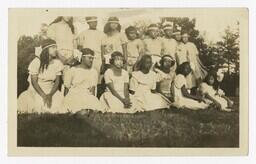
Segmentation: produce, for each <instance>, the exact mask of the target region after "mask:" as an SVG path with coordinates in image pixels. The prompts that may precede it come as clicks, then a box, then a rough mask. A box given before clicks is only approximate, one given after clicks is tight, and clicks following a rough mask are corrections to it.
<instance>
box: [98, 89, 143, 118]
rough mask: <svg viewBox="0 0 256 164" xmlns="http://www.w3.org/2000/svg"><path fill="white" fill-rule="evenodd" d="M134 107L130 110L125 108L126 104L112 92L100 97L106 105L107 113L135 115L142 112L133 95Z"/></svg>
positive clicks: (131, 98)
mask: <svg viewBox="0 0 256 164" xmlns="http://www.w3.org/2000/svg"><path fill="white" fill-rule="evenodd" d="M130 100H131V103H132V106H131V107H130V108H124V104H123V103H122V102H121V101H120V100H119V99H118V98H117V97H115V96H114V95H113V94H112V93H111V92H109V91H107V92H105V93H103V95H102V96H101V97H100V101H101V102H102V104H104V105H105V107H106V109H107V112H111V113H135V112H137V111H141V110H140V109H139V108H138V107H137V104H136V102H135V101H134V98H133V96H132V95H130Z"/></svg>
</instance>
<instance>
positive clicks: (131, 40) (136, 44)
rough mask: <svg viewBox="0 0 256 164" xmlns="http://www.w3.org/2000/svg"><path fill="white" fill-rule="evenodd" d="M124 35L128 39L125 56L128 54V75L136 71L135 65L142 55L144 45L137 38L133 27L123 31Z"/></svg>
mask: <svg viewBox="0 0 256 164" xmlns="http://www.w3.org/2000/svg"><path fill="white" fill-rule="evenodd" d="M125 34H126V36H127V38H128V43H127V54H128V61H127V70H128V72H129V74H131V73H132V71H133V70H134V69H135V70H136V65H137V63H138V61H139V59H140V57H141V56H142V55H143V54H144V52H143V51H144V44H143V42H142V41H141V40H140V39H139V38H138V31H137V29H136V28H135V27H134V26H129V27H128V28H126V29H125Z"/></svg>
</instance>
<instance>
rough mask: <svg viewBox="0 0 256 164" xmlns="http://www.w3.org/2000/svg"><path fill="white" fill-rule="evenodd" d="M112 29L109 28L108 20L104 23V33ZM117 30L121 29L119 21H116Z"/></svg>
mask: <svg viewBox="0 0 256 164" xmlns="http://www.w3.org/2000/svg"><path fill="white" fill-rule="evenodd" d="M112 31H113V30H112V29H111V28H110V22H108V23H106V24H105V26H104V33H105V34H108V33H109V32H112ZM117 31H118V32H120V31H121V25H120V23H118V27H117Z"/></svg>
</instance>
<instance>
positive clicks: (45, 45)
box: [18, 39, 65, 113]
mask: <svg viewBox="0 0 256 164" xmlns="http://www.w3.org/2000/svg"><path fill="white" fill-rule="evenodd" d="M41 48H42V49H41V53H40V56H39V57H35V58H34V59H33V60H32V62H31V63H30V64H29V67H28V71H29V77H28V81H29V88H28V89H27V90H26V91H25V92H23V93H22V94H21V95H20V96H19V98H18V111H19V112H26V113H32V112H36V113H63V112H65V111H64V110H63V108H62V103H63V98H64V97H63V95H62V94H61V93H60V92H59V91H58V86H59V82H60V78H61V72H62V70H63V64H62V63H61V61H60V60H58V59H56V58H57V45H56V42H55V41H54V40H52V39H46V40H44V41H43V42H42V46H41Z"/></svg>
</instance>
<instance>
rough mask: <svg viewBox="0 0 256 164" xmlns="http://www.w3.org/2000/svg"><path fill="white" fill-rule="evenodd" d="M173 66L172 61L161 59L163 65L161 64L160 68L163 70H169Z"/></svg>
mask: <svg viewBox="0 0 256 164" xmlns="http://www.w3.org/2000/svg"><path fill="white" fill-rule="evenodd" d="M172 65H173V61H172V60H170V59H163V64H162V67H163V68H166V69H169V68H171V67H172Z"/></svg>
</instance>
